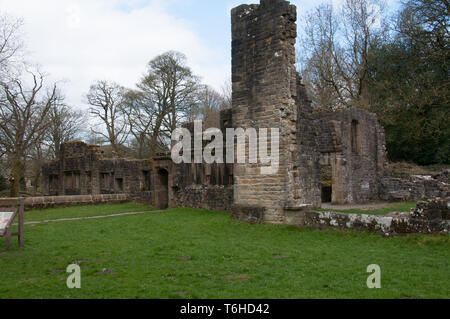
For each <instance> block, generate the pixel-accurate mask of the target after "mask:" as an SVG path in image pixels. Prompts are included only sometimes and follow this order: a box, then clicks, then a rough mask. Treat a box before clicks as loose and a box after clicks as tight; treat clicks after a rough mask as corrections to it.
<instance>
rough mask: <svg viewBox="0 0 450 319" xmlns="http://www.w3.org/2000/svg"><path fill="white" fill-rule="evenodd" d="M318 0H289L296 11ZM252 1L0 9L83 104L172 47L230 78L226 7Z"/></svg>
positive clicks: (23, 2) (212, 73)
mask: <svg viewBox="0 0 450 319" xmlns="http://www.w3.org/2000/svg"><path fill="white" fill-rule="evenodd" d="M331 1H332V2H333V3H334V4H339V2H341V1H343V0H331ZM321 2H323V1H322V0H292V1H291V3H293V4H295V5H296V6H297V10H298V14H299V16H301V15H302V14H303V13H305V12H306V11H308V10H311V9H313V8H314V7H315V6H317V5H318V4H320V3H321ZM250 3H258V0H253V1H246V0H39V1H33V0H0V12H2V13H4V12H6V13H7V14H9V15H12V16H14V17H21V18H23V20H24V26H23V34H24V40H25V44H26V48H27V57H28V59H29V60H30V61H32V62H34V63H37V64H38V65H39V66H40V67H41V69H42V70H43V71H44V72H45V73H47V74H48V79H49V80H50V81H52V82H56V81H58V82H59V83H60V86H61V87H62V91H63V92H64V94H65V96H66V103H68V104H69V105H71V106H73V107H75V108H81V109H87V108H88V106H87V104H86V98H85V95H86V93H87V92H88V90H89V87H90V85H91V84H93V83H94V82H95V81H97V80H110V81H115V82H117V83H119V84H121V85H123V86H125V87H128V88H134V87H135V84H136V83H137V82H138V81H139V79H140V78H141V76H142V75H143V73H144V72H145V70H146V65H147V63H148V62H149V61H150V60H152V59H153V58H155V57H156V56H158V55H159V54H162V53H164V52H166V51H169V50H176V51H180V52H182V53H184V54H185V55H186V56H187V63H188V66H189V67H191V69H192V70H193V72H194V74H196V75H198V76H200V77H201V78H202V81H203V83H204V84H209V85H211V86H212V87H214V88H215V89H216V90H219V91H220V90H221V87H222V86H223V85H224V83H225V82H226V81H227V80H228V79H229V78H230V76H231V18H230V10H231V9H232V8H233V7H235V6H238V5H240V4H250ZM388 4H389V5H391V7H395V6H396V5H397V4H398V1H397V0H388Z"/></svg>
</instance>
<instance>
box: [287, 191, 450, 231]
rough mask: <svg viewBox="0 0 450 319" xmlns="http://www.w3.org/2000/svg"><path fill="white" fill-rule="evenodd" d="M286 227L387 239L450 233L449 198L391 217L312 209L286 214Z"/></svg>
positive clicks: (394, 214) (422, 204)
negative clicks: (362, 233) (353, 232)
mask: <svg viewBox="0 0 450 319" xmlns="http://www.w3.org/2000/svg"><path fill="white" fill-rule="evenodd" d="M286 224H289V225H294V226H298V227H312V228H319V229H328V228H333V229H341V230H346V229H352V230H358V231H369V232H374V233H377V234H380V235H384V236H393V235H402V234H411V233H421V234H432V233H442V234H449V233H450V198H446V199H441V198H439V199H432V200H429V201H427V202H419V203H418V204H417V207H416V208H415V209H413V210H412V211H411V212H410V213H391V214H388V215H366V214H346V213H336V212H313V211H311V210H309V209H306V210H304V211H297V212H294V213H287V214H286Z"/></svg>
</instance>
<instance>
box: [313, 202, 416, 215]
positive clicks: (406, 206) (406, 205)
mask: <svg viewBox="0 0 450 319" xmlns="http://www.w3.org/2000/svg"><path fill="white" fill-rule="evenodd" d="M416 204H417V202H400V203H392V204H390V205H389V206H388V207H385V208H379V209H373V210H364V209H345V210H340V209H331V210H330V209H315V211H318V212H329V211H333V212H338V213H347V214H367V215H386V214H389V213H393V212H409V211H411V208H415V207H416Z"/></svg>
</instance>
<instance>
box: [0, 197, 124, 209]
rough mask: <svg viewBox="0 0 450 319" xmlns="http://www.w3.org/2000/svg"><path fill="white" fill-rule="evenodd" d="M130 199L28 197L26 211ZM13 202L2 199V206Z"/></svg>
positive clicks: (0, 200)
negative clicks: (3, 203)
mask: <svg viewBox="0 0 450 319" xmlns="http://www.w3.org/2000/svg"><path fill="white" fill-rule="evenodd" d="M130 199H131V198H130V196H129V195H127V194H111V195H77V196H44V197H26V198H25V210H31V209H37V208H49V207H57V206H75V205H91V204H100V203H123V202H128V201H130ZM11 200H12V198H5V199H0V206H1V204H2V202H5V203H6V202H8V201H11Z"/></svg>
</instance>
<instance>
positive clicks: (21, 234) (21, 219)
mask: <svg viewBox="0 0 450 319" xmlns="http://www.w3.org/2000/svg"><path fill="white" fill-rule="evenodd" d="M24 226H25V198H23V197H21V198H20V199H19V236H18V238H19V246H23V245H24Z"/></svg>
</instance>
